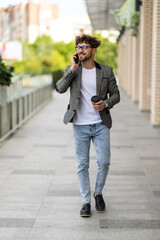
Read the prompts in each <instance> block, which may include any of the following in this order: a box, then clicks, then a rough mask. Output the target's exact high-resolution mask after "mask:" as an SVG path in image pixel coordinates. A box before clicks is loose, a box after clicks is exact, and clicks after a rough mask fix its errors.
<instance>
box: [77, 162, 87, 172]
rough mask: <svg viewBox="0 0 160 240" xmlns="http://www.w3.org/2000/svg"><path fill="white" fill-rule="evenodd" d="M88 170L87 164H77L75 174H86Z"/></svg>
mask: <svg viewBox="0 0 160 240" xmlns="http://www.w3.org/2000/svg"><path fill="white" fill-rule="evenodd" d="M88 168H89V165H88V164H79V165H78V168H77V174H79V173H80V172H88Z"/></svg>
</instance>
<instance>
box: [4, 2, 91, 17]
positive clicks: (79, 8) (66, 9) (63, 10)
mask: <svg viewBox="0 0 160 240" xmlns="http://www.w3.org/2000/svg"><path fill="white" fill-rule="evenodd" d="M44 1H45V0H44ZM20 2H26V0H0V7H7V6H8V5H16V4H18V3H20ZM50 2H52V3H56V4H57V5H58V7H59V12H60V14H63V15H69V14H70V15H71V14H73V15H74V14H77V15H84V16H85V15H87V11H86V6H85V0H50Z"/></svg>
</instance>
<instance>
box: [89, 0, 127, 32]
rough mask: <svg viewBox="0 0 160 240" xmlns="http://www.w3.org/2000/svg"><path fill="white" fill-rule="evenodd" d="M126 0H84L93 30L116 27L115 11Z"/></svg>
mask: <svg viewBox="0 0 160 240" xmlns="http://www.w3.org/2000/svg"><path fill="white" fill-rule="evenodd" d="M125 1H126V0H85V3H86V6H87V12H88V15H89V18H90V20H91V24H92V26H93V29H94V30H108V29H117V30H118V25H117V23H116V20H115V14H114V13H115V11H116V10H118V9H119V8H120V7H121V6H122V5H123V3H124V2H125Z"/></svg>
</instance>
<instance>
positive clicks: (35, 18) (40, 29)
mask: <svg viewBox="0 0 160 240" xmlns="http://www.w3.org/2000/svg"><path fill="white" fill-rule="evenodd" d="M55 19H58V6H57V5H56V4H51V3H50V2H49V1H45V2H44V1H35V0H32V1H28V2H27V3H26V4H22V3H21V4H18V5H16V6H10V7H8V8H5V9H4V8H1V9H0V41H1V42H6V41H14V40H23V41H29V42H30V43H33V42H34V41H35V39H36V38H37V37H38V36H42V35H48V36H51V37H52V34H53V30H54V29H53V21H54V20H55Z"/></svg>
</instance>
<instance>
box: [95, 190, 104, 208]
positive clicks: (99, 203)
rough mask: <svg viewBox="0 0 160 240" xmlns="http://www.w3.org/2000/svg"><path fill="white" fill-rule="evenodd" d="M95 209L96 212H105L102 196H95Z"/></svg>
mask: <svg viewBox="0 0 160 240" xmlns="http://www.w3.org/2000/svg"><path fill="white" fill-rule="evenodd" d="M94 198H95V208H96V210H97V212H104V211H105V202H104V200H103V196H102V194H98V195H95V194H94Z"/></svg>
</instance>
